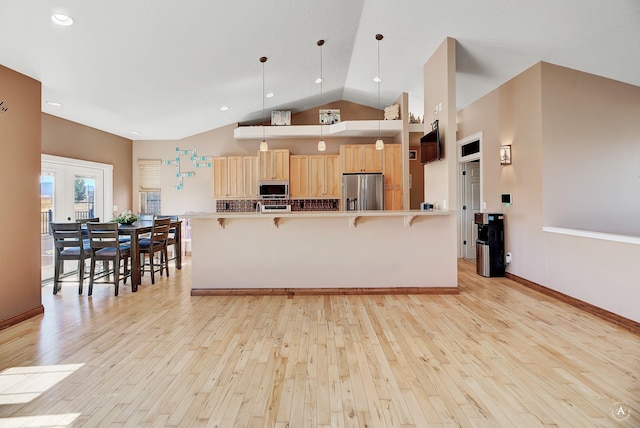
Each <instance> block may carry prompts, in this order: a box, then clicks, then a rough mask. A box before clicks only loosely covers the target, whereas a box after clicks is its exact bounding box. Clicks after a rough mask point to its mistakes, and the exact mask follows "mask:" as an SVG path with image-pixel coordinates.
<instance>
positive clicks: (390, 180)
mask: <svg viewBox="0 0 640 428" xmlns="http://www.w3.org/2000/svg"><path fill="white" fill-rule="evenodd" d="M402 187H403V186H402V145H401V144H385V145H384V209H385V210H402V209H403V205H402Z"/></svg>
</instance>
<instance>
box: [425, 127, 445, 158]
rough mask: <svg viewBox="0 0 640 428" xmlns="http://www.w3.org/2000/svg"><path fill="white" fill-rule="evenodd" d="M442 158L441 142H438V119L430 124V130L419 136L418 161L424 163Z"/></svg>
mask: <svg viewBox="0 0 640 428" xmlns="http://www.w3.org/2000/svg"><path fill="white" fill-rule="evenodd" d="M442 158H443V153H442V144H441V142H440V130H439V128H438V121H437V120H436V121H435V122H433V123H432V124H431V131H429V132H428V133H426V134H424V136H423V137H422V138H420V163H421V164H422V165H425V164H427V163H429V162H433V161H437V160H440V159H442Z"/></svg>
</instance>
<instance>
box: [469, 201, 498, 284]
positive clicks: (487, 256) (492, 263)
mask: <svg viewBox="0 0 640 428" xmlns="http://www.w3.org/2000/svg"><path fill="white" fill-rule="evenodd" d="M474 223H475V224H476V225H477V226H478V239H476V271H477V272H478V274H479V275H482V276H486V277H491V276H504V268H505V260H504V214H495V213H494V214H488V213H476V214H475V217H474Z"/></svg>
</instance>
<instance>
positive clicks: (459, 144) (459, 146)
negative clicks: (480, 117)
mask: <svg viewBox="0 0 640 428" xmlns="http://www.w3.org/2000/svg"><path fill="white" fill-rule="evenodd" d="M482 137H483V133H482V131H480V132H476V133H475V134H471V135H469V136H468V137H465V138H463V139H461V140H458V141H457V143H456V157H457V158H458V171H457V173H456V174H457V175H456V180H457V186H458V207H460V213H461V214H460V215H459V216H458V237H457V241H458V257H460V258H462V257H464V256H465V254H464V251H463V248H462V240H463V239H462V238H463V235H464V234H463V227H464V218H463V217H464V215H462V211H463V210H462V206H463V204H464V195H463V194H462V179H461V177H462V171H463V169H464V164H466V163H468V162H471V161H475V160H477V161H480V211H482V209H483V206H484V186H483V184H482V182H483V177H484V162H482ZM476 140H478V141H479V150H478V153H474V154H471V155H468V156H462V146H464V145H465V144H469V143H471V142H473V141H476Z"/></svg>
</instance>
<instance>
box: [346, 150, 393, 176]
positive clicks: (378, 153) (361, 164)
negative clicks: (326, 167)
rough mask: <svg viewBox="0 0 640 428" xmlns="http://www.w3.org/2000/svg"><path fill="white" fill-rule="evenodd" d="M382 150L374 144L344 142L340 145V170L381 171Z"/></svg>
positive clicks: (347, 171) (348, 171)
mask: <svg viewBox="0 0 640 428" xmlns="http://www.w3.org/2000/svg"><path fill="white" fill-rule="evenodd" d="M383 151H384V150H376V148H375V145H374V144H345V145H342V146H340V158H341V159H342V172H346V173H350V172H382V165H383Z"/></svg>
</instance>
